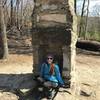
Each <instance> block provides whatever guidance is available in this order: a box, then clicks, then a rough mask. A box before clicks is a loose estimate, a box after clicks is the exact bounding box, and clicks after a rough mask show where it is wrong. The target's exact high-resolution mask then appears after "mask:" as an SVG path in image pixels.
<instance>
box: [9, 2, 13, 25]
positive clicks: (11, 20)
mask: <svg viewBox="0 0 100 100" xmlns="http://www.w3.org/2000/svg"><path fill="white" fill-rule="evenodd" d="M10 26H13V0H11V11H10Z"/></svg>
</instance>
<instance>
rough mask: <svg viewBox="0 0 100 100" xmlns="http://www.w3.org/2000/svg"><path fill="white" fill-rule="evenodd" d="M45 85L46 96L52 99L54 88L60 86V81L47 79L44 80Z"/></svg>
mask: <svg viewBox="0 0 100 100" xmlns="http://www.w3.org/2000/svg"><path fill="white" fill-rule="evenodd" d="M44 87H45V91H46V96H47V98H48V99H51V98H52V97H53V92H54V91H53V90H54V89H55V88H57V87H58V83H55V82H51V81H46V82H44Z"/></svg>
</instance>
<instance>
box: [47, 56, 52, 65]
mask: <svg viewBox="0 0 100 100" xmlns="http://www.w3.org/2000/svg"><path fill="white" fill-rule="evenodd" d="M47 62H48V64H52V62H53V58H52V57H51V56H48V57H47Z"/></svg>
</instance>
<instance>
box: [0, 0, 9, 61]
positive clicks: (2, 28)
mask: <svg viewBox="0 0 100 100" xmlns="http://www.w3.org/2000/svg"><path fill="white" fill-rule="evenodd" d="M0 35H1V38H2V45H3V59H6V58H7V57H8V44H7V35H6V25H5V19H4V7H3V0H0Z"/></svg>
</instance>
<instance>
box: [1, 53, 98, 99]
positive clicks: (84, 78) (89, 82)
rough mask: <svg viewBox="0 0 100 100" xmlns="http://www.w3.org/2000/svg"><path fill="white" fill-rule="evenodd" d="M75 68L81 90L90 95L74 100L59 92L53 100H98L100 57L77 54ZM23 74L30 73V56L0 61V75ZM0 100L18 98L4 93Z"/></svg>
mask: <svg viewBox="0 0 100 100" xmlns="http://www.w3.org/2000/svg"><path fill="white" fill-rule="evenodd" d="M76 66H77V71H78V81H79V83H80V88H81V90H82V89H83V90H84V89H87V90H86V92H88V93H91V95H90V96H83V95H80V96H79V97H78V99H75V98H74V97H72V95H71V94H69V93H67V92H59V93H58V95H57V96H56V98H55V100H59V99H60V100H73V99H72V98H74V100H100V56H93V55H84V54H78V55H77V57H76ZM23 73H24V74H25V73H32V56H31V55H16V54H11V55H10V56H9V59H8V61H0V75H1V74H23ZM0 81H1V80H0ZM84 87H86V88H84ZM30 98H31V99H29V98H28V99H25V100H32V97H30ZM0 100H18V96H16V95H15V94H13V93H10V92H5V91H4V92H0Z"/></svg>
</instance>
